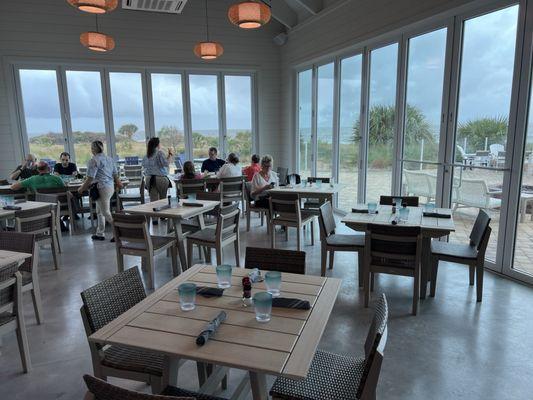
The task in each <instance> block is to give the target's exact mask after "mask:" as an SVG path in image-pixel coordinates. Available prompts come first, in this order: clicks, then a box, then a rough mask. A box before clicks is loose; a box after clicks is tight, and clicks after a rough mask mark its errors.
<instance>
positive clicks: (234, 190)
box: [219, 176, 244, 202]
mask: <svg viewBox="0 0 533 400" xmlns="http://www.w3.org/2000/svg"><path fill="white" fill-rule="evenodd" d="M219 190H220V199H221V201H223V202H230V201H241V200H242V199H243V195H244V178H243V177H242V176H237V177H232V178H222V179H221V180H220V184H219Z"/></svg>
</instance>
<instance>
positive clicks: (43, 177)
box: [11, 161, 65, 192]
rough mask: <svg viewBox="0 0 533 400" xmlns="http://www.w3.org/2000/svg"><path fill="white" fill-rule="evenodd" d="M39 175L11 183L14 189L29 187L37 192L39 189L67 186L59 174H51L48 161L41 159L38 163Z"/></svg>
mask: <svg viewBox="0 0 533 400" xmlns="http://www.w3.org/2000/svg"><path fill="white" fill-rule="evenodd" d="M37 172H39V175H35V176H32V177H30V178H27V179H24V180H22V181H20V182H15V183H14V184H12V185H11V189H12V190H20V189H29V190H31V191H32V192H35V191H37V190H39V189H51V188H61V187H65V184H64V183H63V181H62V180H61V178H60V177H59V176H55V175H50V167H49V166H48V163H46V162H44V161H40V162H39V163H38V164H37Z"/></svg>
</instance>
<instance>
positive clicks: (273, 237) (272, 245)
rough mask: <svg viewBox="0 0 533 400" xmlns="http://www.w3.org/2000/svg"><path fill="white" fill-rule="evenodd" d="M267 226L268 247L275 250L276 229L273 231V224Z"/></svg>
mask: <svg viewBox="0 0 533 400" xmlns="http://www.w3.org/2000/svg"><path fill="white" fill-rule="evenodd" d="M269 225H270V247H271V248H272V249H275V248H276V239H275V234H276V229H275V226H274V224H269Z"/></svg>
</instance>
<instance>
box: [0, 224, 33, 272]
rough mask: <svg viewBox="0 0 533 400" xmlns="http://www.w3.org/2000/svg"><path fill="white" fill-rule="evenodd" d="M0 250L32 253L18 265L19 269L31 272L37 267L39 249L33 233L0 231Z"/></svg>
mask: <svg viewBox="0 0 533 400" xmlns="http://www.w3.org/2000/svg"><path fill="white" fill-rule="evenodd" d="M0 250H9V251H17V252H19V253H28V254H31V255H32V256H31V257H30V258H27V259H25V260H24V262H23V263H22V264H21V265H20V266H19V268H18V269H19V271H25V272H30V273H31V272H33V269H34V268H36V267H37V257H38V254H39V251H38V248H37V244H36V243H35V235H34V234H32V233H20V232H0Z"/></svg>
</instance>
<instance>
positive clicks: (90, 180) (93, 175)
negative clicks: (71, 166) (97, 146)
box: [78, 159, 98, 194]
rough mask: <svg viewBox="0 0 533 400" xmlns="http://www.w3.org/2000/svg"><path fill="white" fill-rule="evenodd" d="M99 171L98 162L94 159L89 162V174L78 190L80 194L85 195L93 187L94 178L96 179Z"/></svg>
mask: <svg viewBox="0 0 533 400" xmlns="http://www.w3.org/2000/svg"><path fill="white" fill-rule="evenodd" d="M97 171H98V168H97V165H96V161H95V160H93V159H91V160H89V162H88V163H87V174H86V177H85V180H84V181H83V183H82V184H81V186H80V187H79V188H78V193H79V194H83V192H85V191H86V190H87V189H89V186H91V184H92V183H93V181H94V178H96V172H97Z"/></svg>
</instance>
